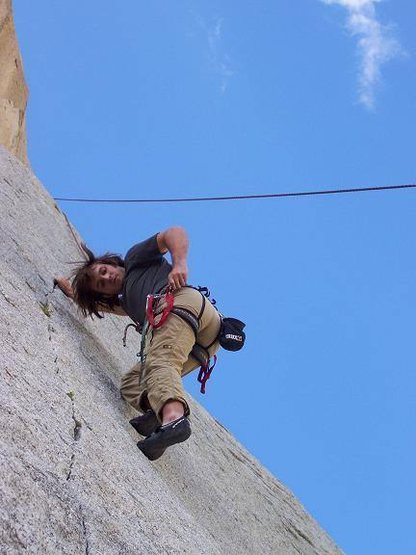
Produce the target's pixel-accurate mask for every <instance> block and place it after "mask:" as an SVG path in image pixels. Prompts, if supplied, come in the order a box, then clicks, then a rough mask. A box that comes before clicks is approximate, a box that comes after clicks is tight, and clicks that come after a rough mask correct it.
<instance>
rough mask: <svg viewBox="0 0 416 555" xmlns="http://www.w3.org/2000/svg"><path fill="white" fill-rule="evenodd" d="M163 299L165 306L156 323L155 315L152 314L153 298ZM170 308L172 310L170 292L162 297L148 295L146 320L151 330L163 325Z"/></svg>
mask: <svg viewBox="0 0 416 555" xmlns="http://www.w3.org/2000/svg"><path fill="white" fill-rule="evenodd" d="M163 297H164V299H163V301H164V302H165V303H166V306H165V308H164V309H163V312H162V315H161V317H160V319H159V321H158V322H156V321H155V314H154V312H153V303H154V300H155V298H163ZM172 308H173V295H172V293H171V292H170V291H168V292H167V293H165V294H164V295H148V296H147V303H146V318H147V321H148V322H149V325H150V326H151V327H152V328H153V329H157V328H160V326H162V325H163V324H164V323H165V321H166V318H167V317H168V316H169V314H170V312H171V310H172Z"/></svg>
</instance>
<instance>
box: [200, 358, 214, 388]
mask: <svg viewBox="0 0 416 555" xmlns="http://www.w3.org/2000/svg"><path fill="white" fill-rule="evenodd" d="M210 360H211V359H208V361H207V362H206V363H205V364H204V365H203V366H201V368H200V370H199V374H198V381H199V383H200V384H201V390H200V391H201V393H205V384H206V383H207V381H208V380H209V378H210V377H211V372H212V371H213V370H214V366H215V365H216V364H217V355H214V362H213V364H211V366H210V365H209V363H210Z"/></svg>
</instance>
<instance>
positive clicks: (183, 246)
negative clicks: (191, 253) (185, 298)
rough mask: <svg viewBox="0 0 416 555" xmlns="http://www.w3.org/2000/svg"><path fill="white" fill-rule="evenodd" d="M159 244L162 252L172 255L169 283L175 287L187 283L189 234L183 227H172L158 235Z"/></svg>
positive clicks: (177, 287)
mask: <svg viewBox="0 0 416 555" xmlns="http://www.w3.org/2000/svg"><path fill="white" fill-rule="evenodd" d="M157 244H158V246H159V250H160V252H161V253H163V254H165V253H166V252H167V251H169V252H170V254H171V257H172V271H171V272H170V274H169V276H168V283H169V285H170V286H171V287H172V288H173V289H179V288H180V287H183V286H184V285H186V281H187V279H188V264H187V256H188V246H189V241H188V235H187V233H186V231H185V230H184V229H183V228H182V227H170V228H169V229H167V230H166V231H161V232H160V233H159V234H158V236H157Z"/></svg>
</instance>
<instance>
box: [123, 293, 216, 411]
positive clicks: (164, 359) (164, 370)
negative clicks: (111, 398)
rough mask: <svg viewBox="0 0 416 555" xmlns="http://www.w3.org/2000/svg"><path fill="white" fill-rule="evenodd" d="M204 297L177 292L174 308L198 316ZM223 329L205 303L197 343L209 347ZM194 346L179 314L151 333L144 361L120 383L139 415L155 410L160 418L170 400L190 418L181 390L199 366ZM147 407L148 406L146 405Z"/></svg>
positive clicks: (147, 336)
mask: <svg viewBox="0 0 416 555" xmlns="http://www.w3.org/2000/svg"><path fill="white" fill-rule="evenodd" d="M202 302H203V299H202V295H201V293H199V291H196V290H195V289H192V288H190V287H184V288H182V289H179V290H178V291H175V292H174V306H175V307H180V308H186V309H187V310H189V311H190V312H192V314H194V315H195V316H198V314H199V313H200V310H201V307H202ZM219 329H220V315H219V313H218V312H217V310H215V308H214V307H213V305H212V304H211V303H210V301H209V300H208V299H206V303H205V309H204V311H203V313H202V316H201V318H200V326H199V331H198V338H197V341H198V343H199V344H200V345H202V346H203V347H206V346H208V345H210V344H211V343H212V342H213V341H214V339H215V338H216V337H217V335H218V332H219ZM194 343H195V334H194V332H193V331H192V329H191V327H190V326H189V324H188V323H187V322H185V321H184V320H183V319H182V318H180V317H179V316H177V315H176V314H170V315H169V316H168V318H167V320H166V321H165V323H164V324H163V325H162V326H161V327H160V328H158V329H155V330H151V329H149V331H148V333H147V335H146V346H145V350H144V354H145V361H144V363H143V365H142V364H141V363H138V364H136V365H135V366H133V368H132V369H131V370H130V371H129V372H127V374H125V375H124V376H123V378H122V380H121V388H120V391H121V395H122V396H123V398H124V399H125V400H126V401H127V402H128V403H129V404H130V405H132V406H133V407H134V408H135V409H137V410H138V411H141V412H142V411H145V410H146V409H147V408H149V405H150V408H152V409H153V410H154V412H155V413H156V414H157V415H158V417H159V418H160V417H161V409H162V407H163V406H164V404H165V403H166V402H167V401H169V400H178V401H182V403H183V404H184V406H185V413H187V414H189V407H188V403H187V402H186V399H185V393H184V389H183V386H182V379H181V377H182V376H185V375H186V374H188V373H189V372H191V371H192V370H195V368H198V367H199V363H198V362H197V361H196V360H195V359H194V358H193V357H192V356H190V352H191V350H192V347H193V346H194ZM218 349H219V343H218V341H215V343H214V344H213V345H212V346H211V347H210V348H209V354H210V355H211V356H212V355H213V354H215V353H216V352H217V351H218ZM147 403H148V404H147Z"/></svg>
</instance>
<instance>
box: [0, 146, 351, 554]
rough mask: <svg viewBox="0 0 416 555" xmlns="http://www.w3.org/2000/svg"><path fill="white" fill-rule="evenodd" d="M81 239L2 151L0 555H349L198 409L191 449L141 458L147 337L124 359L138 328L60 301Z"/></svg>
mask: <svg viewBox="0 0 416 555" xmlns="http://www.w3.org/2000/svg"><path fill="white" fill-rule="evenodd" d="M76 236H77V235H76V231H74V230H73V229H72V227H70V224H69V222H68V221H67V219H66V217H65V215H64V214H63V213H62V212H61V211H60V210H59V209H58V208H57V206H56V205H55V203H54V201H53V200H52V198H51V197H50V196H49V194H48V193H47V192H46V191H45V189H44V188H43V187H42V185H41V184H40V183H39V181H38V180H37V179H36V178H35V177H34V175H33V174H32V173H31V172H30V171H29V170H28V168H27V167H25V166H24V165H23V164H21V163H20V162H19V161H18V160H17V159H16V158H15V157H14V156H13V155H11V154H10V153H9V152H7V151H6V150H5V149H4V148H2V147H0V337H1V344H0V369H1V381H0V415H1V428H2V434H1V464H0V497H1V500H2V503H1V507H0V528H1V538H0V553H1V554H6V553H7V554H8V555H11V554H21V553H33V554H42V555H45V554H53V555H56V554H66V553H67V554H70V555H76V554H83V553H85V554H89V555H113V554H114V555H120V554H123V555H138V554H146V555H148V554H161V553H168V554H179V553H182V554H183V553H186V554H195V555H201V554H209V555H216V554H217V555H219V554H227V555H232V554H235V555H242V554H250V555H252V554H262V555H266V554H273V555H278V554H282V555H290V554H305V555H306V554H337V553H341V552H340V551H339V549H338V548H337V547H336V546H335V545H334V543H333V542H332V541H331V539H330V538H329V537H328V536H327V534H326V533H325V532H324V531H323V530H322V529H321V528H320V527H319V525H318V524H317V523H316V522H315V521H314V520H313V519H312V518H311V517H310V516H309V515H308V514H307V513H306V511H305V510H304V509H303V508H302V506H301V505H300V503H299V502H298V501H297V500H296V499H295V498H294V496H293V495H292V494H291V493H290V492H289V491H288V490H287V489H286V488H285V487H284V486H283V485H282V484H281V483H280V482H279V481H278V480H276V479H275V478H274V477H273V476H272V475H271V474H270V473H269V472H268V471H266V470H265V469H264V468H263V467H262V466H261V465H260V464H259V463H258V462H257V461H256V460H255V459H254V458H253V457H252V456H251V455H250V454H249V453H248V452H247V451H246V450H245V449H244V448H243V447H242V446H241V445H240V444H239V443H238V442H237V441H236V440H235V439H234V438H233V437H232V436H231V435H230V434H229V433H228V432H227V430H226V429H225V428H224V427H223V426H221V425H220V424H219V423H218V422H216V421H215V420H214V419H213V418H212V417H211V416H210V415H209V414H208V413H207V412H206V411H205V410H204V409H203V408H202V407H200V406H199V405H198V404H197V403H196V402H195V401H193V400H192V399H190V404H191V407H192V417H191V421H192V427H193V435H192V436H191V438H190V439H189V441H187V442H186V443H184V444H181V445H178V446H174V447H172V448H170V449H169V450H168V451H167V452H166V454H165V455H164V456H163V457H162V458H161V459H159V460H158V461H156V462H153V463H151V462H150V461H148V460H147V459H146V458H145V457H144V456H143V455H142V454H141V453H140V452H139V450H138V449H137V447H136V441H137V440H138V436H137V435H136V434H135V432H134V430H133V429H131V427H130V426H129V424H128V418H129V417H131V416H132V415H133V414H134V412H133V411H132V410H131V409H130V408H129V407H128V406H127V405H126V404H125V403H124V402H123V401H122V399H121V398H120V395H119V392H118V385H119V381H120V376H121V374H122V372H123V371H125V370H127V369H128V368H129V367H130V366H131V365H132V364H134V363H135V360H136V352H137V350H138V343H139V341H138V339H139V336H138V335H136V334H134V333H133V332H130V333H131V335H130V336H129V343H128V347H127V348H123V346H122V341H121V338H122V335H123V330H124V326H125V324H126V323H127V322H128V319H125V318H118V319H117V317H115V316H106V317H105V318H104V320H102V321H97V320H94V321H91V320H90V319H83V318H82V317H81V316H80V315H79V314H78V313H77V311H76V309H75V307H74V306H73V305H72V303H71V302H70V301H69V300H68V299H67V298H66V297H64V296H63V295H62V294H61V293H60V292H59V291H55V292H52V279H53V277H54V276H55V275H61V274H62V273H63V272H65V270H69V267H68V265H67V263H68V261H79V260H81V259H82V255H81V253H80V251H79V248H78V246H77V243H76V241H75V237H76ZM133 335H136V337H133Z"/></svg>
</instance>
